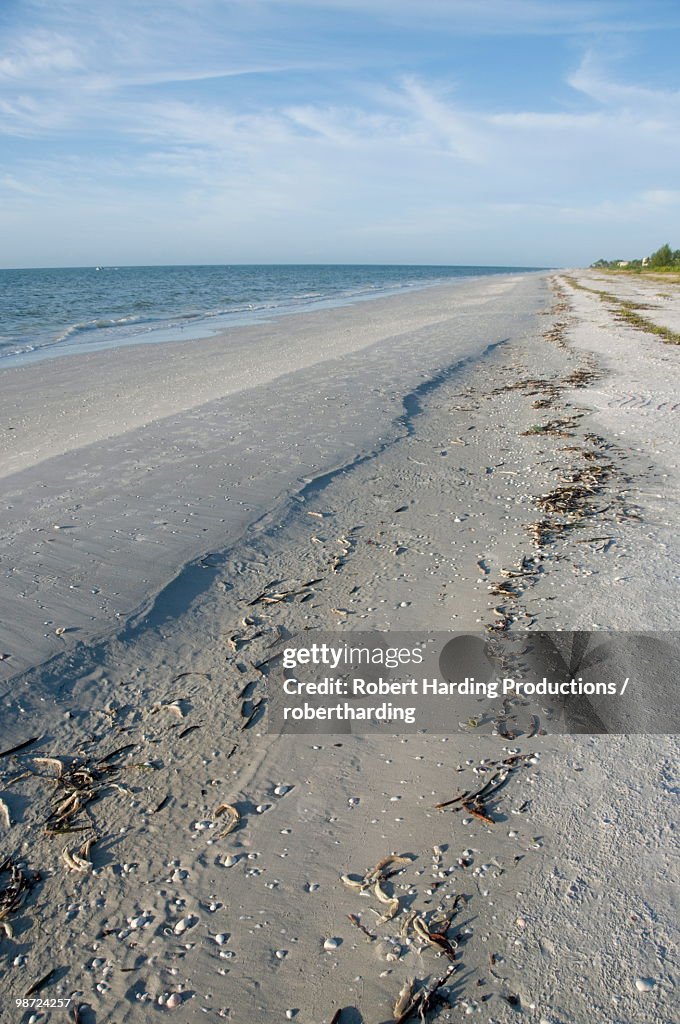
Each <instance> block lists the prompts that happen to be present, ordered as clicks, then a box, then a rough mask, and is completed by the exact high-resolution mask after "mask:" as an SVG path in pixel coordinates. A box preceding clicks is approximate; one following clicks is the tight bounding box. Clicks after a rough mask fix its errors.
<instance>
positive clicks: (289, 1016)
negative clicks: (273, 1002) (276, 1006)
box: [286, 1010, 297, 1020]
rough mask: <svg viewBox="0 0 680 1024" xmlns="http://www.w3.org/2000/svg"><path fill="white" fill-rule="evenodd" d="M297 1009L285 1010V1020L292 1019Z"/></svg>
mask: <svg viewBox="0 0 680 1024" xmlns="http://www.w3.org/2000/svg"><path fill="white" fill-rule="evenodd" d="M296 1013H297V1010H286V1020H292V1019H293V1017H294V1016H295V1014H296Z"/></svg>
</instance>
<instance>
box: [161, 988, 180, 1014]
mask: <svg viewBox="0 0 680 1024" xmlns="http://www.w3.org/2000/svg"><path fill="white" fill-rule="evenodd" d="M181 1003H182V997H181V995H180V994H179V992H173V993H172V995H170V996H168V1000H167V1002H166V1004H165V1005H166V1006H167V1007H168V1009H169V1010H174V1009H175V1008H176V1007H177V1006H180V1005H181Z"/></svg>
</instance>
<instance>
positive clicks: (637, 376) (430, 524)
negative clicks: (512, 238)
mask: <svg viewBox="0 0 680 1024" xmlns="http://www.w3.org/2000/svg"><path fill="white" fill-rule="evenodd" d="M598 291H599V292H606V293H607V294H608V295H609V296H611V295H614V296H615V297H618V298H619V299H623V300H624V301H629V302H632V303H636V302H637V303H640V304H643V303H644V313H643V315H644V317H645V318H647V319H648V320H650V321H652V322H654V323H657V324H659V325H662V326H666V327H668V328H670V329H672V330H679V329H680V287H678V286H677V285H674V284H670V283H668V284H659V283H658V282H657V281H655V280H654V279H651V278H642V277H633V276H625V275H618V276H612V275H602V274H597V273H595V272H593V271H590V272H584V271H574V272H571V273H561V272H560V273H548V272H545V273H537V274H526V275H507V276H499V277H496V278H491V279H490V278H480V279H470V280H468V281H465V282H462V283H459V284H455V285H446V286H444V285H442V286H438V287H436V288H429V289H426V290H423V291H419V292H416V293H413V294H408V295H402V296H398V297H390V298H382V299H377V300H375V301H372V302H370V303H362V304H355V305H350V306H346V307H344V308H340V309H334V310H324V311H317V312H309V313H306V314H301V315H299V316H291V317H286V318H279V319H273V320H272V322H271V323H268V324H260V325H257V326H252V327H240V328H234V329H233V331H231V332H229V333H228V334H226V335H224V336H218V337H215V338H211V339H207V340H205V341H201V342H191V343H179V342H178V343H167V344H161V345H154V346H136V347H131V348H128V349H126V350H124V352H123V355H121V350H110V351H106V352H99V353H92V354H89V355H84V356H69V357H64V358H62V359H50V360H45V361H43V362H42V363H35V364H33V365H30V366H26V367H23V368H16V369H7V370H4V371H0V384H1V386H2V393H3V424H4V426H5V430H3V431H2V433H1V434H0V446H1V447H0V479H2V487H3V501H2V504H1V506H0V567H1V570H2V579H3V587H2V592H1V593H0V621H1V622H2V631H1V632H0V655H2V656H3V657H2V660H1V661H0V701H1V703H0V707H1V708H2V714H1V717H0V752H3V756H0V798H1V799H2V804H0V839H1V842H0V867H1V866H2V855H4V856H5V857H7V858H9V861H10V862H11V865H13V866H14V869H15V874H14V876H12V878H11V879H10V864H9V863H6V864H5V870H4V873H2V874H0V954H2V959H1V960H0V989H1V990H2V999H3V1001H4V1002H3V1006H2V1007H0V1020H3V1021H4V1020H7V1021H15V1020H21V1021H22V1022H23V1021H28V1020H29V1019H34V1020H36V1021H37V1020H50V1021H57V1020H64V1019H69V1018H68V1016H67V1014H68V1013H71V1014H73V1008H74V1007H77V1008H78V1013H77V1016H76V1017H75V1018H73V1017H72V1019H77V1020H80V1021H82V1024H90V1022H95V1021H96V1022H103V1021H115V1022H116V1024H119V1022H142V1021H149V1020H155V1019H161V1018H162V1017H163V1015H168V1017H169V1018H172V1019H176V1020H178V1021H199V1020H222V1019H226V1020H229V1021H232V1022H233V1024H264V1022H273V1021H279V1020H280V1021H285V1020H294V1021H297V1022H298V1024H331V1022H333V1024H360V1022H365V1024H376V1022H382V1021H385V1022H387V1021H394V1020H398V1021H400V1022H401V1024H405V1022H406V1021H407V1020H417V1019H418V1013H419V1012H420V1013H421V1019H423V1020H428V1021H437V1022H444V1021H461V1020H463V1019H464V1018H465V1017H467V1016H470V1017H471V1018H472V1019H473V1020H479V1021H480V1022H484V1024H509V1022H516V1021H519V1020H522V1021H526V1022H527V1024H590V1022H592V1021H598V1022H599V1021H602V1022H611V1024H671V1021H673V1020H674V1019H676V1014H677V1010H674V1009H673V1007H674V1006H677V992H676V984H677V981H676V978H675V974H674V971H675V965H676V963H677V925H676V922H677V906H676V905H675V903H674V900H675V892H674V886H675V885H676V884H677V862H676V861H675V860H674V857H675V856H676V853H675V852H674V843H675V826H674V815H676V813H677V811H676V808H675V807H674V805H673V800H674V794H675V795H677V777H676V776H675V775H674V773H675V772H676V771H677V763H678V761H677V755H678V743H677V739H676V738H675V737H674V736H672V735H664V732H668V733H671V732H672V731H673V709H671V712H669V716H668V728H667V729H664V730H659V729H657V727H656V726H654V727H653V728H645V722H647V725H649V721H650V719H645V718H644V716H643V717H642V718H641V719H640V721H641V723H642V725H641V727H640V729H639V730H637V732H635V733H631V734H625V733H623V732H621V731H619V729H617V728H616V722H614V727H613V728H612V729H611V733H612V734H611V735H559V734H556V733H555V732H552V731H551V728H550V717H549V715H548V716H546V715H545V714H544V713H543V711H541V721H540V728H538V727H537V726H533V725H532V724H531V723H530V722H529V721H528V716H527V714H526V713H525V712H524V711H523V710H522V708H521V707H519V706H518V707H517V708H516V709H515V710H514V711H513V712H512V714H511V716H510V727H511V728H510V731H508V730H506V729H503V728H502V729H501V730H500V731H499V728H498V722H497V721H495V720H494V719H493V718H484V716H481V719H480V721H479V722H477V721H476V719H475V717H474V714H473V716H472V717H471V716H470V709H469V707H467V706H466V707H465V709H463V707H462V706H461V712H460V714H461V717H460V719H459V718H458V715H457V714H456V720H455V726H454V728H453V729H450V728H448V727H447V729H446V730H444V731H442V732H441V733H440V732H434V731H428V732H426V733H422V732H418V731H415V732H413V733H409V734H406V733H403V732H395V733H393V734H389V733H386V732H382V731H380V732H370V731H369V733H368V734H366V735H361V734H357V732H356V731H351V730H350V729H346V730H344V731H341V732H338V733H336V734H313V733H308V734H303V735H280V736H277V735H274V734H271V733H269V732H268V731H267V716H268V702H269V699H270V697H271V693H272V690H273V688H274V687H275V686H278V685H280V677H279V675H277V674H276V673H275V672H274V670H273V669H272V668H271V666H270V660H271V659H272V658H273V657H275V656H276V655H277V654H279V653H280V650H281V648H282V646H283V645H285V643H286V642H287V641H290V638H298V639H299V638H300V637H305V636H307V637H312V636H314V635H316V634H317V633H321V632H325V633H333V634H342V635H345V634H347V635H348V636H351V634H352V633H353V632H356V631H366V630H378V631H389V632H390V633H393V634H395V635H397V634H399V633H402V632H406V631H413V632H415V633H416V634H425V633H428V632H430V633H431V632H433V631H439V632H442V633H447V632H451V631H459V630H461V631H462V630H469V631H473V632H483V631H485V630H487V631H489V630H491V631H493V630H497V631H499V632H502V633H509V634H513V633H517V634H521V633H522V632H523V631H525V630H534V631H538V630H584V631H601V630H624V631H625V630H631V631H635V630H639V629H647V630H653V631H660V632H661V631H669V632H671V631H674V630H676V629H677V627H678V623H679V621H680V608H679V607H678V565H680V551H679V550H678V548H679V546H680V540H679V539H678V533H677V525H676V523H677V518H678V509H679V508H680V474H679V470H678V453H677V436H678V412H679V411H680V401H679V400H678V398H677V396H678V384H679V383H680V369H679V367H680V362H679V360H680V348H678V347H677V346H676V345H674V344H667V343H665V342H664V340H663V339H662V338H661V337H660V336H658V335H655V334H653V333H649V332H646V331H644V330H641V329H639V328H636V327H634V326H632V325H631V324H630V323H629V322H625V321H621V320H620V319H619V318H618V316H617V310H619V309H620V305H617V303H616V301H615V300H611V298H605V297H603V296H602V295H600V294H597V293H598ZM577 487H578V488H580V489H579V490H578V493H577ZM560 489H562V490H560ZM558 492H559V493H558ZM558 498H559V500H560V501H563V502H565V503H566V504H565V505H564V507H565V508H567V509H568V512H567V513H564V514H563V513H561V512H560V511H559V507H558ZM567 520H568V521H569V525H568V526H567V525H565V522H567ZM574 523H576V524H577V526H578V528H572V526H573V524H574ZM584 527H587V528H584ZM508 580H511V581H512V584H513V587H512V590H513V593H512V594H510V592H509V591H508V589H507V586H506V584H507V582H508ZM504 581H505V582H504ZM504 588H505V589H504ZM263 595H264V596H265V597H266V598H268V599H267V600H264V601H263V600H262V596H263ZM272 595H276V596H272ZM296 642H297V641H296ZM639 705H640V708H642V711H644V694H640V695H639ZM641 713H642V712H641ZM674 713H675V714H677V712H674ZM504 732H505V735H504V734H503V733H504ZM12 748H16V749H14V750H13V749H12ZM78 772H80V773H81V774H80V775H78ZM499 773H500V775H499ZM495 777H500V778H501V780H502V781H503V782H504V785H503V788H502V790H500V791H499V793H498V795H497V797H495V798H494V800H493V801H492V802H490V803H488V804H487V803H480V804H475V803H474V802H473V804H472V805H471V806H472V807H473V811H472V812H471V811H470V810H469V806H468V807H467V808H466V807H465V806H464V805H463V804H460V803H458V804H450V805H448V806H446V807H444V808H437V807H436V805H437V804H439V803H446V802H447V801H452V800H455V798H456V797H457V795H459V794H460V792H461V791H466V792H468V793H470V792H472V791H474V790H475V789H478V788H480V787H482V786H483V785H484V783H485V781H486V780H488V779H489V778H495ZM69 801H70V803H69ZM469 803H470V802H469V800H468V804H469ZM232 807H233V808H235V809H236V811H237V812H238V815H234V816H233V817H234V827H233V828H232V829H231V830H229V829H227V828H226V827H225V826H226V824H227V822H228V821H229V819H230V817H231V816H232V811H231V810H230V808H232ZM3 808H6V811H5V813H4V814H3ZM89 840H92V842H91V843H90V842H89ZM390 856H403V857H405V858H406V860H404V861H401V860H397V861H396V862H390V863H386V864H383V867H382V868H379V869H378V871H377V873H376V874H375V875H373V876H371V875H370V871H371V869H372V868H373V866H374V865H376V864H379V863H380V862H381V861H383V860H384V858H386V857H390ZM392 871H395V872H396V873H395V874H392V875H391V877H390V874H391V872H392ZM345 874H349V875H350V876H351V879H350V881H352V880H354V882H355V883H358V884H355V885H354V887H352V885H351V884H350V885H348V884H347V883H346V882H343V881H342V878H341V876H342V875H345ZM366 876H368V881H370V882H371V884H370V885H369V884H368V881H367V882H365V884H364V881H363V880H365V879H366ZM376 878H378V879H380V878H382V879H383V881H382V883H381V884H380V885H378V889H377V890H376V886H375V880H376ZM22 879H23V881H22ZM11 882H13V884H15V885H16V886H18V887H19V888H20V889H21V888H22V887H23V888H24V889H25V891H23V892H20V893H19V894H18V895H17V898H16V901H15V902H12V900H11V896H7V895H5V904H4V906H5V907H6V913H4V916H3V902H2V901H3V886H5V887H6V886H10V885H11ZM381 885H382V887H383V888H382V889H381ZM383 889H384V893H383ZM9 891H10V890H9V889H8V888H5V892H9ZM384 894H386V898H387V900H388V901H390V900H393V901H396V907H395V904H394V903H389V902H387V903H386V902H384V899H383V898H382V897H383V896H384ZM3 925H4V926H5V927H4V929H3ZM433 936H434V937H435V938H433ZM442 936H443V940H442ZM436 937H438V938H436ZM438 981H441V982H442V984H441V986H440V987H439V988H438V989H436V984H437V982H438ZM402 992H403V993H404V995H403V998H402V1000H401V1003H400V1004H399V1005H397V1004H398V1003H399V997H400V993H402ZM27 993H28V996H27ZM428 993H430V994H429V995H428ZM438 997H441V998H438ZM27 998H28V999H30V998H44V999H70V1000H71V1003H70V1006H69V1007H68V1009H66V1008H62V1007H54V1006H53V1007H50V1006H45V1007H39V1006H38V1007H32V1006H29V1005H23V1004H20V1005H19V1006H18V1007H17V1005H16V1002H15V1001H16V1000H21V999H27ZM7 1008H9V1009H7ZM3 1014H5V1016H3Z"/></svg>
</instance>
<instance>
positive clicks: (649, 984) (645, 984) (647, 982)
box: [635, 978, 656, 992]
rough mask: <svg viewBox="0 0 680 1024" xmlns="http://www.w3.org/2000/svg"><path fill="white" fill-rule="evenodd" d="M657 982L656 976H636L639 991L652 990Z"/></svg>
mask: <svg viewBox="0 0 680 1024" xmlns="http://www.w3.org/2000/svg"><path fill="white" fill-rule="evenodd" d="M655 985H656V982H655V981H654V978H636V979H635V987H636V989H637V990H638V992H651V991H652V989H653V988H654V986H655Z"/></svg>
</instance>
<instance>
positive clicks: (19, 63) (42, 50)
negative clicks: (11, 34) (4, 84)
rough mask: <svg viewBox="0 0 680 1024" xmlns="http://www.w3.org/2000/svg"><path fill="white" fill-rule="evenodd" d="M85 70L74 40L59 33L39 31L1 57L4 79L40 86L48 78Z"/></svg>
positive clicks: (0, 69) (2, 76)
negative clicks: (27, 81) (44, 78)
mask: <svg viewBox="0 0 680 1024" xmlns="http://www.w3.org/2000/svg"><path fill="white" fill-rule="evenodd" d="M81 66H82V65H81V60H80V57H79V54H78V46H77V44H76V43H75V42H74V40H72V39H69V38H68V37H66V36H62V35H60V34H58V33H55V32H46V31H39V32H34V33H33V34H31V35H28V36H24V37H23V38H21V39H19V40H18V41H17V42H16V43H15V44H14V45H13V46H12V47H10V49H9V50H8V51H7V52H6V53H5V54H4V55H3V56H0V78H5V79H14V80H23V79H30V80H31V81H33V83H34V84H36V85H40V84H41V83H42V79H43V76H45V75H52V74H64V73H68V72H72V71H75V70H77V69H78V68H80V67H81Z"/></svg>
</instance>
